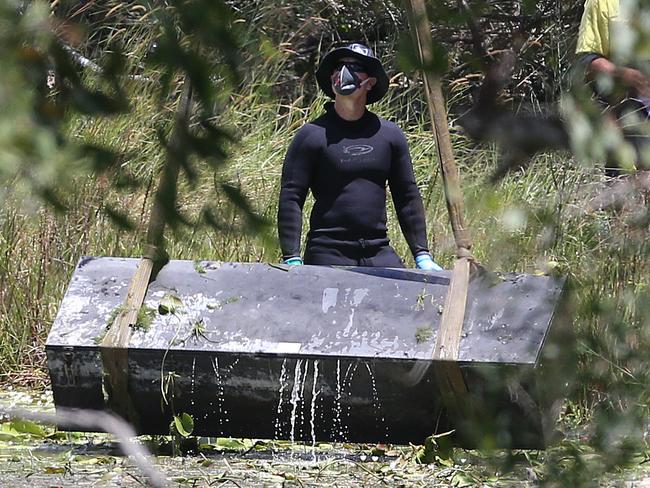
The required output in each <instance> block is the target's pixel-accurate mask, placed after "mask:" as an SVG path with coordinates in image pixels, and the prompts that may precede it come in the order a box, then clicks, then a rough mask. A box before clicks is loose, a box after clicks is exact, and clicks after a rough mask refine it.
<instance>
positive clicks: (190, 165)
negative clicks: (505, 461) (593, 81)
mask: <svg viewBox="0 0 650 488" xmlns="http://www.w3.org/2000/svg"><path fill="white" fill-rule="evenodd" d="M183 3H184V2H182V1H180V0H179V1H168V2H163V3H161V4H160V6H159V7H158V8H156V9H154V8H152V6H151V5H149V4H147V3H146V2H142V3H138V2H126V3H125V2H117V1H113V0H110V1H103V2H96V1H87V2H76V1H74V2H73V1H53V2H51V5H49V6H48V5H45V4H44V3H42V2H13V4H12V2H6V3H5V6H2V7H0V22H1V25H0V56H1V57H2V60H3V64H4V67H3V70H2V73H0V101H1V103H2V106H3V110H2V113H1V114H0V180H1V185H2V186H1V188H0V202H2V206H1V208H0V226H1V227H2V233H1V235H0V381H4V382H17V383H34V382H36V383H40V382H43V381H46V379H45V374H44V371H45V370H44V352H43V351H44V347H43V345H44V340H45V337H46V335H47V331H48V327H49V325H50V324H51V322H52V320H53V318H54V316H55V314H56V311H57V306H58V304H59V302H60V300H61V297H62V295H63V293H64V291H65V287H66V285H67V282H68V279H69V277H70V274H71V272H72V270H73V268H74V265H75V263H76V261H77V260H78V259H79V257H80V256H82V255H113V256H115V255H119V256H136V255H139V254H140V253H141V252H142V244H143V241H144V234H145V231H146V222H147V220H148V213H149V208H150V204H151V199H152V194H153V190H154V185H155V182H156V181H157V175H158V173H159V169H160V167H161V165H162V164H163V161H164V159H165V156H166V151H167V150H168V145H167V144H166V141H167V140H168V137H169V132H170V130H171V127H172V122H173V111H174V109H175V106H176V103H177V99H178V94H179V91H180V85H181V83H182V79H183V77H184V76H188V77H190V78H191V79H192V80H193V82H194V85H195V87H196V90H197V103H196V110H195V115H194V116H193V118H192V122H191V124H190V127H191V132H192V134H193V136H194V139H191V138H189V139H187V141H186V142H188V144H187V147H186V152H185V153H184V156H185V157H186V160H187V164H186V166H184V170H185V171H184V176H185V178H184V179H183V180H182V183H181V187H180V189H179V194H178V199H177V201H174V203H175V204H176V205H175V206H174V209H177V210H178V212H177V213H175V214H174V215H170V218H171V223H172V224H173V225H172V227H173V232H172V233H170V235H169V241H168V251H169V253H170V255H171V256H173V257H174V258H178V259H198V258H201V259H220V260H229V261H270V262H275V261H277V260H278V259H279V250H278V246H277V243H276V241H275V230H274V228H273V222H274V219H275V213H276V205H277V193H278V189H279V188H278V187H279V175H280V168H281V164H282V158H283V155H284V152H285V150H286V147H287V145H288V143H289V141H290V140H291V137H292V135H293V133H294V132H295V130H296V129H297V128H298V127H299V126H300V125H301V124H303V123H304V122H305V121H307V120H309V119H311V118H313V117H314V116H315V115H316V114H318V113H319V112H320V111H321V107H322V104H323V102H324V101H325V99H324V97H323V95H322V94H319V93H318V92H317V90H316V88H315V86H316V85H315V80H314V76H313V74H314V71H315V69H316V67H317V63H318V59H319V56H320V55H321V54H322V53H324V52H326V51H327V50H328V49H329V48H330V47H331V46H332V45H334V44H337V43H340V42H343V41H352V40H364V41H366V42H368V43H369V44H371V45H372V46H373V47H375V48H376V50H377V52H378V53H380V55H381V56H382V57H383V58H384V59H385V60H386V64H387V68H388V71H389V76H390V77H391V81H392V89H391V91H390V95H389V96H388V97H386V98H385V99H384V100H382V101H381V102H380V103H379V104H378V105H376V106H375V107H374V109H375V111H377V112H378V113H379V114H380V115H382V116H384V117H386V118H389V119H391V120H394V121H395V122H397V123H398V124H399V125H400V126H401V127H402V128H403V129H404V131H405V133H406V134H407V137H408V139H409V144H410V148H411V153H412V157H413V161H414V165H415V169H416V173H417V178H418V182H419V184H420V185H421V191H422V194H423V197H424V198H425V204H426V207H427V210H428V224H429V233H430V239H431V242H432V248H433V250H434V253H435V255H436V256H437V260H438V261H439V262H441V263H442V264H444V265H447V266H448V265H450V264H451V262H452V260H453V258H454V248H453V239H452V237H451V232H450V229H449V226H448V220H447V215H446V209H445V204H444V199H443V196H442V193H441V184H440V177H439V173H438V169H437V160H436V157H435V151H434V142H433V136H432V134H431V131H430V123H429V121H428V118H427V114H426V109H425V105H424V102H423V98H422V90H421V84H420V82H419V78H418V77H417V75H416V74H415V73H414V71H413V67H414V66H415V65H416V64H417V63H416V61H414V57H413V54H412V53H413V48H412V46H411V45H410V41H409V38H408V36H407V35H405V33H406V32H407V26H406V19H405V15H404V12H403V9H402V7H401V6H400V5H399V3H398V2H392V1H390V0H361V1H350V0H341V1H332V0H311V1H306V0H305V1H300V2H286V1H284V0H255V1H239V0H230V1H228V2H225V3H224V4H221V3H220V2H193V4H194V7H193V8H184V9H177V7H178V5H180V4H183ZM431 3H432V4H434V5H433V6H432V8H431V12H430V16H431V18H432V19H434V22H433V24H434V26H433V36H434V39H436V41H437V43H438V46H439V48H438V53H439V54H442V53H446V54H447V55H446V57H442V56H441V57H440V64H439V66H437V68H438V69H441V70H443V69H444V71H445V73H446V74H445V77H444V81H445V89H446V94H447V98H448V103H449V110H450V114H451V117H450V123H451V127H452V132H453V134H452V135H453V142H454V149H455V152H456V156H457V159H458V163H459V165H460V167H461V174H462V178H463V188H464V191H465V199H466V205H467V209H466V211H467V218H468V220H469V222H470V225H471V230H472V234H473V238H474V253H475V256H476V257H477V258H478V260H479V261H480V262H482V263H483V264H484V265H485V266H486V267H488V268H490V269H493V270H496V271H521V272H529V273H545V272H561V273H564V274H567V275H568V276H569V277H570V279H571V282H572V283H573V288H574V293H575V328H576V331H577V332H578V336H579V347H580V349H579V355H580V359H579V364H578V370H579V374H580V378H579V382H578V385H577V388H576V390H575V391H574V392H573V393H572V398H571V402H570V403H569V404H568V407H567V410H566V412H565V414H564V419H565V422H566V423H567V424H568V423H575V424H576V425H577V424H580V425H588V426H589V428H590V429H592V435H591V437H590V439H591V441H590V442H591V443H592V445H593V447H594V448H595V449H596V452H598V453H600V454H602V457H601V458H599V459H602V460H604V461H605V462H604V463H601V464H600V465H599V466H598V469H604V468H610V467H612V466H615V465H618V464H620V463H622V462H625V461H626V460H628V459H630V457H629V455H630V453H634V452H636V453H638V452H639V449H642V446H643V439H642V436H643V431H644V428H645V427H646V426H645V425H644V422H645V419H646V418H647V402H648V399H649V398H648V392H649V391H650V383H649V380H650V371H649V366H648V363H647V359H646V358H647V355H648V352H650V326H649V324H650V299H649V298H650V297H649V296H648V285H649V281H650V279H649V276H650V274H649V271H650V269H649V268H650V266H649V264H648V263H649V261H650V260H649V259H648V246H649V244H648V217H649V215H650V214H649V213H648V205H647V192H644V190H643V189H641V190H639V189H638V188H636V187H634V186H631V185H628V186H620V187H616V188H622V189H624V193H623V194H622V197H621V198H620V199H619V200H617V201H616V202H615V203H616V205H615V208H611V207H610V208H608V209H605V210H602V209H600V206H599V205H596V204H594V199H596V197H599V198H602V195H603V194H606V195H608V194H610V193H612V192H611V191H610V190H611V189H612V188H614V187H615V185H614V184H613V183H616V182H612V181H606V179H605V178H604V176H603V173H602V159H601V160H598V159H596V160H594V158H590V157H585V156H589V155H593V154H596V155H598V154H599V151H600V154H601V155H602V153H603V151H602V147H601V146H600V145H602V144H606V142H604V141H602V140H598V141H596V140H595V139H594V140H593V141H592V143H590V144H591V147H589V148H583V147H581V146H578V145H576V144H575V143H574V144H573V145H572V149H573V150H574V151H573V152H571V151H569V150H568V149H569V148H568V147H567V148H566V149H565V150H554V151H539V152H536V153H535V154H534V156H533V158H532V160H531V161H528V160H527V159H526V158H527V157H528V154H523V155H519V156H518V158H519V159H517V161H515V163H516V164H513V165H512V166H513V168H514V169H513V170H512V171H510V172H509V173H507V174H506V175H505V176H504V177H503V178H502V179H500V180H499V181H497V182H496V183H494V184H492V183H490V179H491V176H492V175H493V174H494V172H495V170H496V168H497V166H498V164H499V162H500V161H503V159H504V154H505V153H507V151H506V150H505V149H507V148H505V149H504V148H502V147H499V145H498V144H495V140H494V138H492V136H490V135H489V134H487V135H485V137H481V139H482V141H481V142H478V141H476V140H474V139H471V138H470V137H468V135H467V133H466V132H465V131H463V129H462V127H461V126H462V123H463V115H465V114H466V113H467V112H468V111H469V110H470V108H471V107H472V106H474V105H475V103H476V102H477V100H478V99H479V98H480V90H481V86H482V82H483V80H484V75H483V73H484V72H485V70H486V69H489V67H490V66H492V65H494V64H495V63H498V62H499V60H500V59H501V55H502V53H503V52H505V51H507V50H509V49H514V53H515V54H516V64H515V66H514V70H513V73H512V77H511V78H509V79H508V80H506V83H504V89H503V90H501V91H500V92H499V95H498V100H497V103H498V106H499V109H500V110H504V111H508V113H516V114H518V115H519V116H522V117H523V115H524V114H525V116H526V118H522V119H521V124H524V123H527V124H529V125H528V126H527V127H528V128H529V129H530V130H529V132H530V133H529V134H527V136H528V137H531V136H535V135H536V134H535V132H536V130H535V128H537V127H541V126H543V124H544V123H545V121H546V120H547V118H548V117H553V116H555V115H556V114H557V113H558V112H559V106H560V105H559V104H560V100H561V99H564V103H565V106H568V107H578V108H579V107H580V106H581V105H580V103H581V102H580V100H581V99H580V94H579V93H578V94H577V95H576V96H575V97H571V96H569V95H567V92H568V90H569V88H570V86H569V85H570V83H569V78H570V75H569V74H570V68H571V64H572V63H573V57H572V55H571V52H572V50H573V46H574V43H575V36H576V34H577V26H578V23H579V19H580V14H581V4H582V2H581V1H578V0H574V1H559V0H543V1H538V2H527V1H515V0H513V1H504V2H471V10H466V9H464V8H463V7H462V5H464V3H465V2H454V1H446V2H431ZM209 4H210V5H209ZM8 26H11V28H8ZM477 32H478V34H477ZM48 76H49V79H48ZM571 104H573V105H571ZM575 110H577V109H575ZM565 113H566V112H565ZM574 115H575V114H574ZM573 118H575V117H573ZM565 119H566V120H572V117H571V116H567V117H565ZM536 124H539V125H536ZM525 127H526V126H525ZM593 134H594V133H592V135H593ZM509 137H513V138H514V137H519V136H517V134H510V133H508V132H507V130H506V132H505V136H503V134H502V135H501V140H502V141H503V140H505V141H508V138H509ZM497 139H498V138H497ZM496 142H498V140H497V141H496ZM534 147H535V150H537V149H544V146H543V145H542V146H534ZM531 152H532V151H531ZM576 154H577V155H578V156H579V157H578V156H576ZM226 155H227V157H226ZM206 162H207V163H209V164H205V163H206ZM525 168H527V169H525ZM621 182H623V179H621ZM612 195H613V196H617V195H618V193H612ZM389 218H390V237H391V240H392V242H393V243H394V244H395V247H396V249H397V250H398V252H399V253H400V254H401V255H402V256H405V257H406V256H407V254H408V253H407V247H406V244H405V242H404V241H403V239H402V237H401V234H400V232H399V228H398V226H397V223H396V220H395V218H393V216H392V215H391V217H389ZM603 419H604V420H606V421H601V420H603ZM571 449H574V450H575V449H578V450H579V448H576V447H575V446H574V447H572V448H571ZM646 449H647V447H646ZM565 453H566V452H564V454H565ZM561 455H562V454H558V457H560V456H561ZM556 461H558V460H556ZM565 461H566V460H565ZM558 463H559V461H558ZM551 464H552V463H551ZM551 464H549V466H550V465H551ZM569 464H570V463H568V464H567V466H569ZM557 466H564V465H561V464H557ZM557 466H556V467H557ZM570 467H575V468H576V469H582V468H583V467H584V466H583V465H582V464H580V463H574V464H570ZM549 469H550V468H549ZM551 471H552V469H551ZM569 472H570V471H569ZM576 473H577V474H576V480H579V479H580V474H579V471H576ZM550 474H551V475H553V474H555V475H558V476H559V475H560V472H559V471H558V472H557V473H553V472H551V473H550ZM563 476H567V475H566V473H564V474H563Z"/></svg>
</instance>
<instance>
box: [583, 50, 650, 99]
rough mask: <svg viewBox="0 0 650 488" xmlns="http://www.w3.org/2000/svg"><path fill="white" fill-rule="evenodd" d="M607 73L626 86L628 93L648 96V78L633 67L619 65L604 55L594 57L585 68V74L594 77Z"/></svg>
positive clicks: (649, 90)
mask: <svg viewBox="0 0 650 488" xmlns="http://www.w3.org/2000/svg"><path fill="white" fill-rule="evenodd" d="M600 74H604V75H609V76H611V77H612V79H614V81H616V82H618V83H621V84H622V85H623V86H624V87H626V88H627V89H628V90H629V92H630V95H632V96H638V97H644V98H650V80H649V79H648V77H647V76H646V75H644V74H643V73H642V72H641V71H639V70H638V69H634V68H628V67H619V66H617V65H616V64H614V63H612V62H611V61H610V60H609V59H607V58H605V57H599V58H596V59H594V60H593V61H592V62H591V63H590V64H589V66H588V68H587V76H588V78H589V79H594V78H596V77H597V76H598V75H600Z"/></svg>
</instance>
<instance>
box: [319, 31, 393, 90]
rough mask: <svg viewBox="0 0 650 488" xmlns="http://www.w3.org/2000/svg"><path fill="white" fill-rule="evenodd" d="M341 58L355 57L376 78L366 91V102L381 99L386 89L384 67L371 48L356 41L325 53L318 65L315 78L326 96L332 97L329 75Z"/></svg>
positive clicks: (386, 76) (386, 82)
mask: <svg viewBox="0 0 650 488" xmlns="http://www.w3.org/2000/svg"><path fill="white" fill-rule="evenodd" d="M343 58H355V59H357V60H358V61H359V62H360V63H361V64H363V65H364V66H365V67H366V68H367V70H368V75H369V76H372V77H374V78H377V83H375V86H373V87H372V90H370V91H369V92H368V99H367V103H374V102H376V101H378V100H381V98H382V97H383V96H384V95H385V94H386V92H387V91H388V75H387V74H386V71H384V67H383V66H382V64H381V61H379V58H377V57H375V54H374V53H373V52H372V49H370V48H369V47H367V46H364V45H363V44H360V43H357V42H355V43H353V44H349V45H347V46H345V47H339V48H337V49H334V50H332V51H330V52H329V53H327V54H326V55H325V57H324V58H323V60H322V61H321V63H320V66H319V67H318V71H316V80H317V81H318V86H320V88H321V90H323V91H324V92H325V94H326V95H327V96H328V97H330V98H334V92H333V91H332V80H331V77H332V73H333V72H334V68H336V65H337V64H338V62H339V61H340V60H341V59H343Z"/></svg>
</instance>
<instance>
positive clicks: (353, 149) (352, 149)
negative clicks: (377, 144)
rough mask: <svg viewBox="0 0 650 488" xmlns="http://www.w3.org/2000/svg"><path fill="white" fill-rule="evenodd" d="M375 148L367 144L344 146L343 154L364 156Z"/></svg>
mask: <svg viewBox="0 0 650 488" xmlns="http://www.w3.org/2000/svg"><path fill="white" fill-rule="evenodd" d="M374 149H375V148H374V147H372V146H368V145H366V144H355V145H353V146H343V153H344V154H349V155H350V156H363V155H364V154H370V153H371V152H372V151H373V150H374Z"/></svg>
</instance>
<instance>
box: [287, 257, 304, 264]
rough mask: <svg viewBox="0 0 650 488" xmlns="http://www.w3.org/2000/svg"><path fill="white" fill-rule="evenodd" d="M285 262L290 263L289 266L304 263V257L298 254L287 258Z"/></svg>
mask: <svg viewBox="0 0 650 488" xmlns="http://www.w3.org/2000/svg"><path fill="white" fill-rule="evenodd" d="M283 262H284V264H288V265H289V266H300V265H301V264H302V259H301V258H300V257H298V256H296V257H293V258H289V259H285V260H284V261H283Z"/></svg>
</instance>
